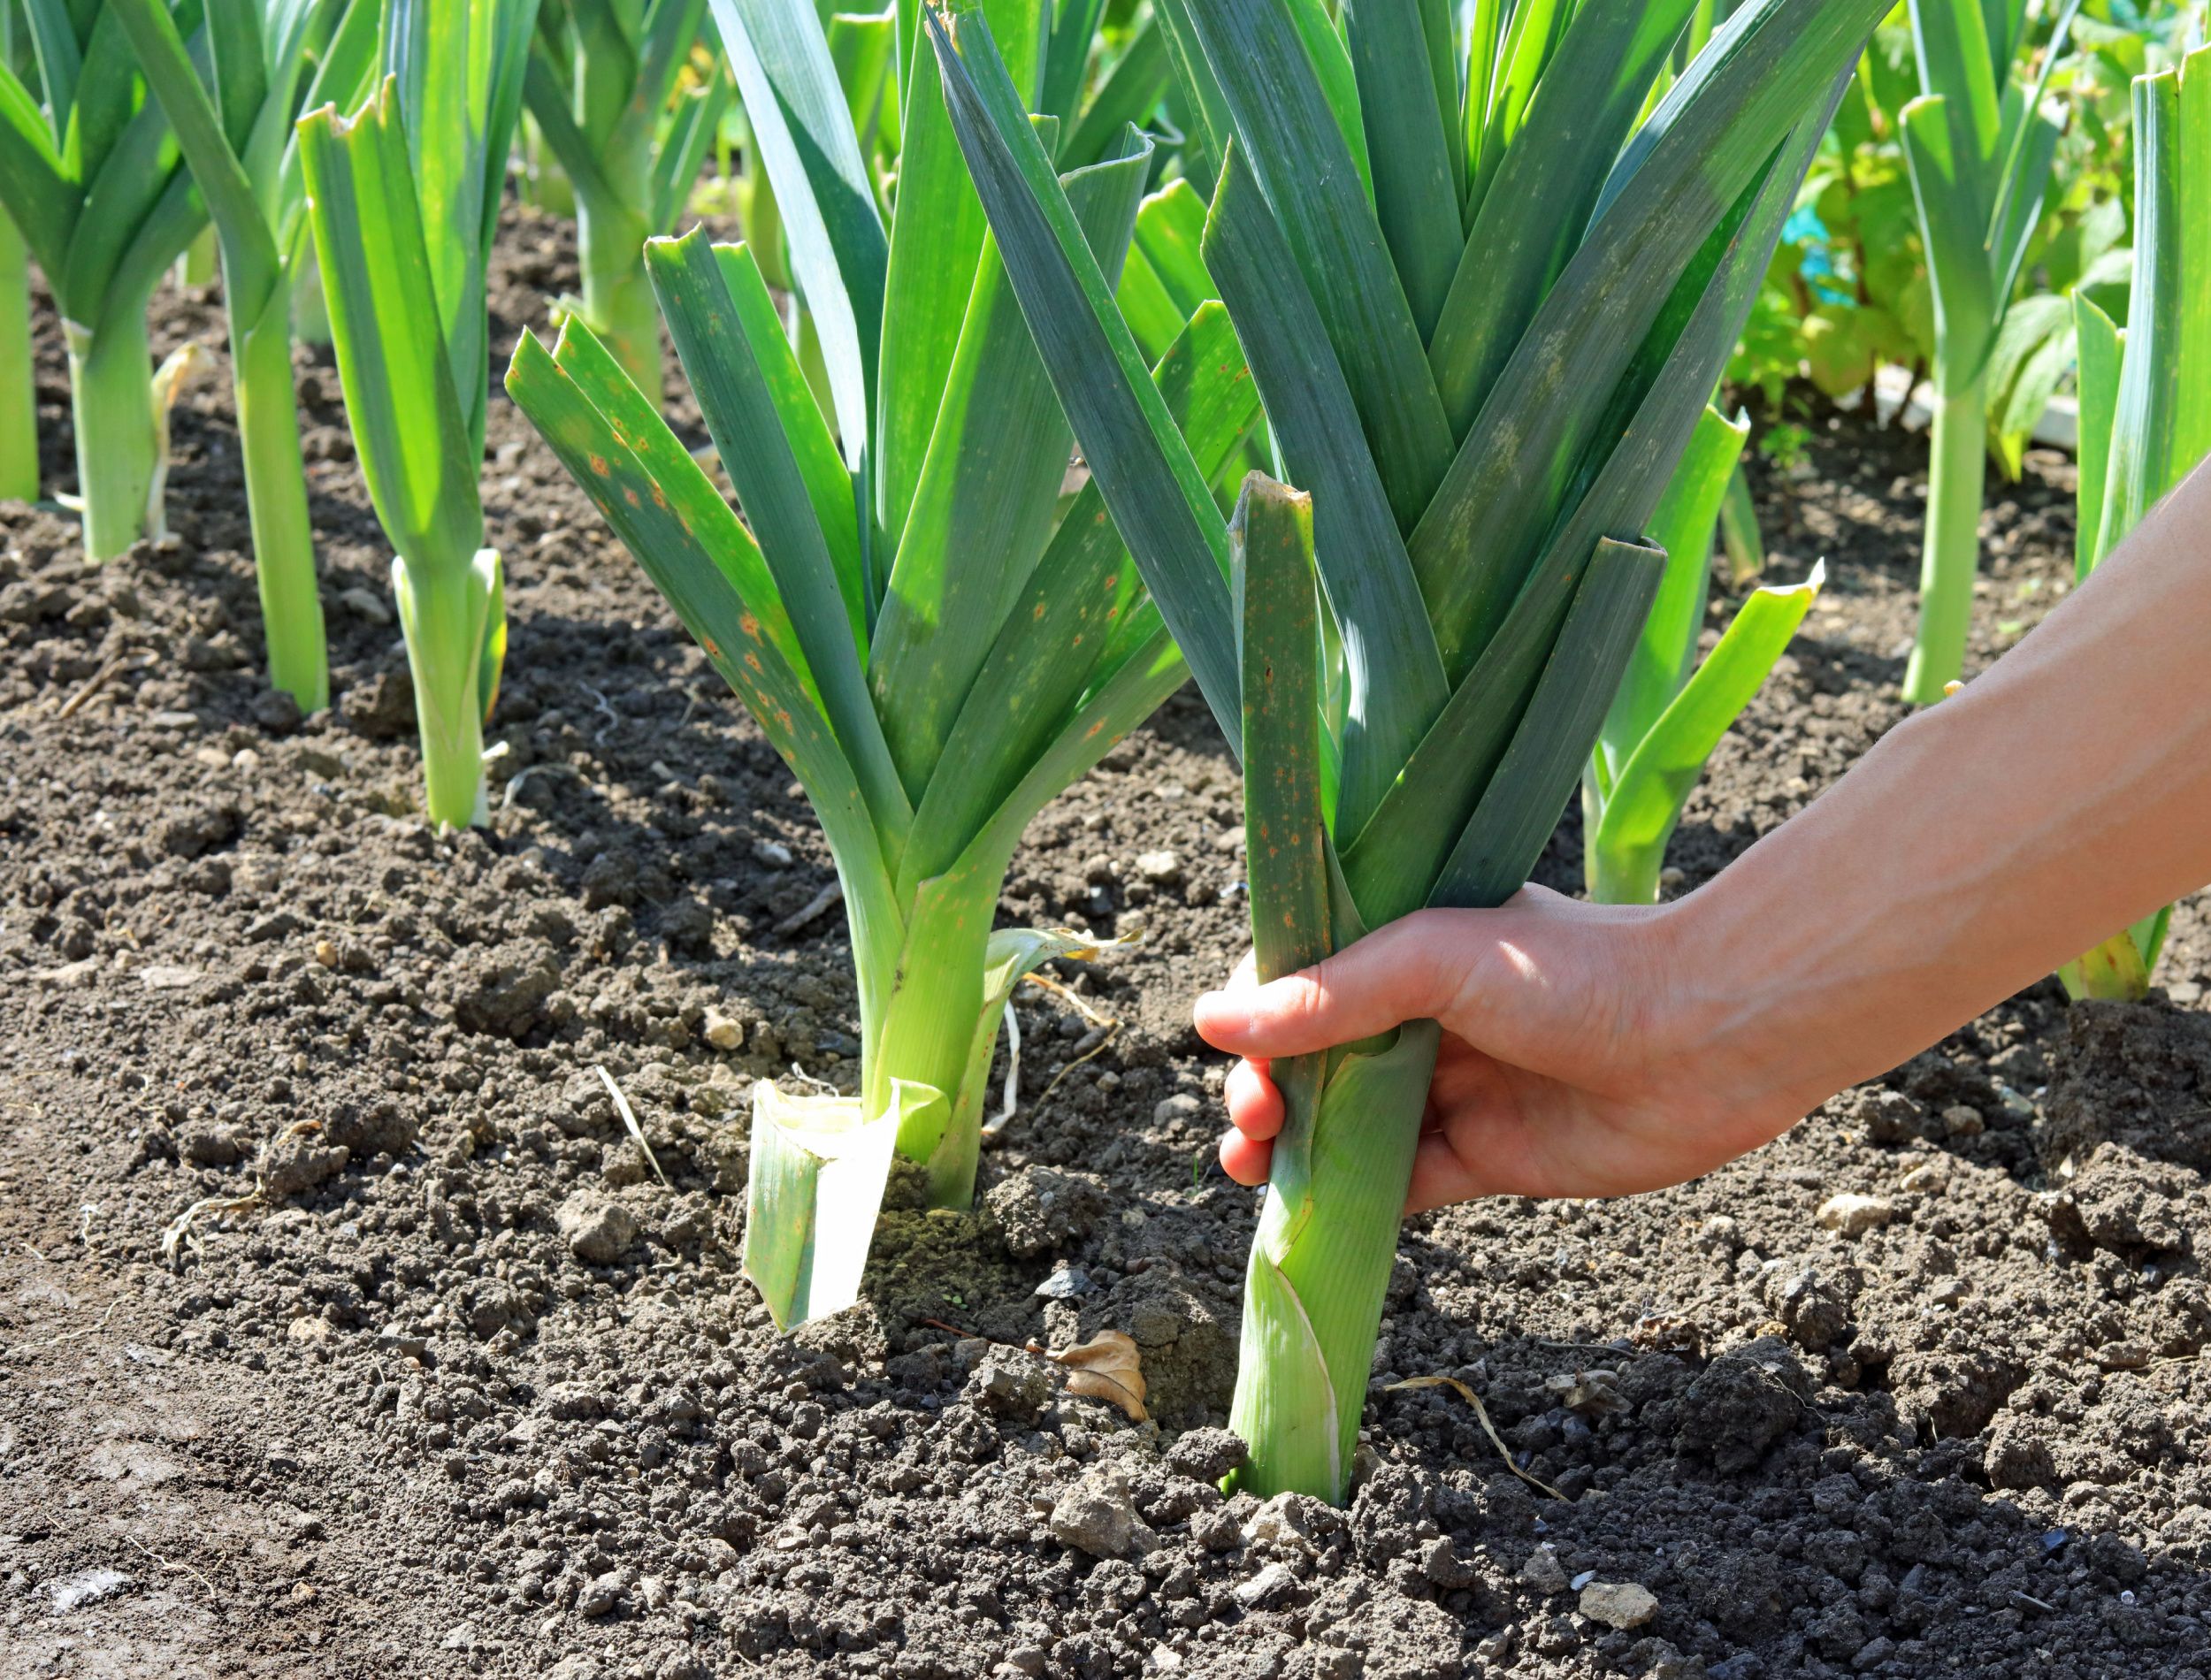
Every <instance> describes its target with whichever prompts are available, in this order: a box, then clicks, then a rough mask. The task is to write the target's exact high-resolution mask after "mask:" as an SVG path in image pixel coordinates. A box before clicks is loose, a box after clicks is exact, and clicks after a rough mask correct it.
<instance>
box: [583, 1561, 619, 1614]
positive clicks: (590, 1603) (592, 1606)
mask: <svg viewBox="0 0 2211 1680" xmlns="http://www.w3.org/2000/svg"><path fill="white" fill-rule="evenodd" d="M621 1597H622V1575H621V1572H620V1571H619V1570H616V1569H609V1570H608V1571H607V1572H606V1574H604V1575H595V1576H593V1577H592V1578H591V1579H590V1580H588V1581H586V1582H585V1583H584V1590H583V1591H582V1592H578V1594H577V1595H576V1614H577V1615H582V1616H594V1615H606V1614H607V1612H608V1611H609V1610H611V1609H613V1608H614V1607H615V1604H616V1601H617V1600H619V1599H620V1598H621Z"/></svg>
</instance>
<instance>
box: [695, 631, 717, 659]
mask: <svg viewBox="0 0 2211 1680" xmlns="http://www.w3.org/2000/svg"><path fill="white" fill-rule="evenodd" d="M699 645H700V646H701V647H703V648H705V649H706V650H707V657H708V659H713V660H718V659H720V658H721V657H722V647H721V644H720V643H718V642H716V641H715V639H714V638H713V637H711V636H703V635H702V636H700V638H699Z"/></svg>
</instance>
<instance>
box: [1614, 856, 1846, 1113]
mask: <svg viewBox="0 0 2211 1680" xmlns="http://www.w3.org/2000/svg"><path fill="white" fill-rule="evenodd" d="M1764 873H1765V872H1764V871H1763V870H1760V869H1756V868H1755V867H1754V868H1750V869H1746V868H1744V867H1743V860H1740V859H1739V860H1738V861H1737V862H1736V863H1735V864H1733V865H1731V866H1730V867H1728V868H1727V869H1725V870H1724V871H1722V872H1721V874H1718V876H1716V877H1715V878H1714V879H1713V880H1712V881H1711V882H1709V883H1708V884H1707V885H1705V886H1703V887H1701V888H1699V889H1698V890H1696V891H1695V892H1692V893H1690V894H1688V895H1687V897H1682V898H1678V899H1675V900H1673V901H1672V902H1671V903H1669V904H1666V905H1661V906H1660V907H1659V908H1658V910H1657V911H1656V913H1654V914H1653V915H1652V916H1651V917H1650V919H1649V922H1648V924H1647V925H1646V927H1645V928H1644V930H1643V935H1644V936H1643V960H1644V962H1645V964H1646V965H1647V969H1646V974H1645V981H1646V986H1645V989H1646V993H1647V996H1649V997H1650V998H1651V999H1652V1000H1653V1002H1652V1004H1651V1005H1650V1019H1649V1035H1650V1046H1651V1055H1652V1058H1653V1065H1652V1067H1651V1070H1650V1071H1651V1076H1652V1078H1653V1080H1654V1082H1655V1083H1656V1087H1657V1095H1658V1096H1660V1098H1661V1100H1662V1101H1668V1102H1670V1103H1672V1104H1673V1105H1675V1106H1679V1107H1680V1108H1681V1109H1682V1110H1683V1111H1685V1112H1695V1113H1696V1114H1698V1115H1701V1116H1707V1117H1710V1122H1711V1123H1712V1124H1715V1125H1718V1126H1725V1128H1726V1129H1727V1130H1728V1131H1729V1133H1730V1134H1733V1135H1736V1136H1737V1137H1738V1138H1739V1139H1740V1147H1741V1148H1745V1149H1748V1148H1751V1147H1754V1146H1755V1145H1756V1144H1757V1143H1761V1142H1766V1141H1767V1140H1768V1139H1771V1138H1772V1137H1776V1136H1779V1134H1781V1133H1782V1132H1784V1131H1786V1130H1787V1129H1788V1127H1789V1126H1792V1125H1794V1123H1795V1122H1796V1121H1797V1120H1799V1119H1802V1117H1803V1116H1804V1115H1805V1114H1806V1113H1807V1112H1809V1111H1810V1110H1811V1109H1812V1108H1814V1107H1816V1106H1817V1104H1818V1103H1820V1102H1821V1101H1823V1100H1824V1099H1825V1096H1828V1095H1830V1094H1831V1092H1829V1091H1828V1090H1826V1089H1824V1088H1820V1082H1821V1080H1822V1078H1823V1077H1824V1075H1823V1073H1822V1072H1821V1071H1820V1056H1819V1052H1818V1050H1817V1045H1816V1043H1815V1042H1808V1040H1809V1039H1810V1038H1811V1037H1812V1035H1810V1034H1808V1033H1807V1031H1806V1030H1805V1027H1806V1025H1807V1023H1805V1022H1804V1021H1803V1019H1802V1015H1803V1010H1802V1002H1803V1000H1802V997H1801V996H1800V994H1801V993H1802V991H1803V990H1804V989H1805V986H1806V983H1807V979H1808V976H1809V974H1812V973H1814V972H1816V971H1815V970H1812V969H1807V968H1806V967H1804V966H1802V963H1801V959H1800V957H1799V955H1798V954H1797V953H1796V952H1794V949H1793V947H1792V945H1791V943H1790V940H1789V932H1790V929H1791V928H1792V927H1793V926H1794V922H1793V920H1792V919H1791V918H1790V917H1789V914H1788V913H1787V910H1786V906H1784V907H1782V908H1780V909H1779V910H1774V909H1769V908H1766V907H1763V906H1762V905H1760V904H1759V902H1758V891H1757V889H1758V887H1759V885H1760V882H1759V881H1758V879H1757V877H1758V876H1760V875H1762V874H1764ZM1842 1082H1844V1083H1847V1082H1848V1081H1842Z"/></svg>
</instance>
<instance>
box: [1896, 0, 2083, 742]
mask: <svg viewBox="0 0 2211 1680" xmlns="http://www.w3.org/2000/svg"><path fill="white" fill-rule="evenodd" d="M2079 4H2080V0H2064V4H2063V8H2062V11H2060V12H2059V14H2058V18H2057V20H2056V26H2055V27H2054V29H2053V31H2052V33H2051V35H2050V40H2049V42H2048V44H2047V47H2046V48H2045V49H2044V51H2043V57H2042V65H2041V71H2040V73H2039V75H2038V76H2037V77H2036V79H2035V80H2034V81H2033V83H2032V84H2031V85H2028V84H2025V83H2023V82H2022V81H2021V80H2019V79H2018V78H2016V77H2015V76H2014V75H2013V74H2012V64H2013V61H2014V59H2015V58H2016V57H2018V56H2019V55H2020V54H2021V52H2022V50H2024V46H2025V44H2026V36H2027V28H2026V22H2027V18H2026V12H2027V0H1991V3H1990V4H1984V3H1983V0H1911V25H1912V44H1913V48H1914V50H1915V53H1916V57H1917V59H1918V64H1919V87H1920V96H1919V97H1918V98H1916V99H1915V100H1912V101H1911V102H1910V103H1909V104H1907V105H1905V107H1904V108H1903V110H1902V111H1901V112H1900V113H1899V114H1898V132H1899V133H1900V134H1901V137H1902V141H1903V148H1904V162H1905V165H1906V167H1907V169H1908V170H1909V172H1910V175H1911V186H1912V201H1913V203H1914V205H1915V207H1916V210H1917V211H1918V216H1919V237H1920V243H1921V244H1922V245H1923V246H1924V248H1925V251H1926V256H1927V275H1928V279H1929V281H1930V282H1931V284H1932V288H1933V292H1934V356H1933V361H1932V373H1933V383H1934V389H1935V411H1934V424H1933V427H1932V431H1931V433H1930V439H1929V442H1930V450H1931V455H1930V459H1929V462H1928V468H1927V516H1926V529H1925V532H1924V536H1923V538H1922V539H1921V545H1920V570H1919V629H1918V633H1917V635H1916V638H1915V639H1914V641H1913V644H1912V651H1911V659H1910V661H1909V664H1908V665H1907V666H1906V668H1905V673H1904V699H1907V700H1908V701H1909V702H1911V703H1912V704H1913V705H1916V706H1926V705H1932V703H1933V702H1934V701H1936V700H1939V699H1941V698H1942V696H1943V692H1944V690H1945V689H1946V688H1947V685H1948V684H1950V683H1954V682H1955V681H1956V680H1957V678H1958V676H1959V674H1960V672H1961V671H1962V669H1963V668H1964V664H1965V638H1966V633H1967V631H1968V630H1969V629H1970V627H1971V622H1972V614H1973V579H1974V576H1975V574H1976V572H1977V571H1978V569H1979V564H1980V523H1981V495H1982V491H1983V488H1984V486H1985V482H1986V477H1987V471H1988V409H1989V392H1988V371H1989V358H1990V356H1991V355H1992V353H1993V351H1994V349H1995V347H1996V340H1997V336H1998V334H1999V333H2000V332H2001V330H2002V327H2003V324H2004V315H2005V311H2006V309H2007V308H2008V305H2009V303H2010V300H2011V294H2012V290H2013V288H2014V287H2015V286H2016V284H2017V282H2018V278H2019V271H2020V267H2021V265H2022V264H2023V263H2024V262H2025V260H2026V255H2027V246H2028V244H2029V242H2030V241H2031V240H2032V239H2033V237H2034V232H2035V227H2036V225H2037V224H2038V223H2039V221H2040V220H2041V217H2042V202H2043V199H2044V197H2045V196H2046V195H2047V193H2048V191H2049V186H2050V172H2051V169H2050V166H2051V162H2052V160H2053V158H2054V157H2055V156H2056V151H2057V141H2058V134H2059V127H2058V124H2057V123H2056V122H2055V121H2054V120H2052V118H2049V117H2048V116H2047V115H2046V114H2044V112H2043V111H2042V109H2041V106H2042V92H2043V88H2044V87H2045V86H2046V85H2047V82H2048V80H2049V75H2050V71H2051V69H2052V68H2053V67H2054V65H2055V64H2056V63H2057V60H2058V58H2059V57H2060V56H2061V55H2062V52H2063V50H2064V44H2065V37H2066V31H2067V28H2068V27H2069V25H2070V23H2071V21H2072V16H2073V13H2074V12H2075V11H2077V10H2078V9H2079Z"/></svg>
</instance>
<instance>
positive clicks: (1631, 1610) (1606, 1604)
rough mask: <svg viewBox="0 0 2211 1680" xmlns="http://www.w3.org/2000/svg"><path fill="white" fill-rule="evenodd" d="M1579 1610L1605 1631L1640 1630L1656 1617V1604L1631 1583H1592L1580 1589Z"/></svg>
mask: <svg viewBox="0 0 2211 1680" xmlns="http://www.w3.org/2000/svg"><path fill="white" fill-rule="evenodd" d="M1579 1607H1580V1611H1581V1614H1582V1615H1586V1616H1587V1617H1588V1618H1589V1620H1591V1621H1592V1622H1602V1623H1604V1625H1605V1626H1606V1627H1608V1628H1640V1627H1641V1626H1642V1625H1643V1623H1646V1622H1648V1621H1649V1620H1650V1619H1651V1617H1653V1616H1655V1615H1657V1614H1658V1600H1657V1599H1656V1597H1655V1596H1653V1594H1652V1592H1651V1591H1650V1589H1649V1587H1647V1586H1639V1585H1636V1584H1635V1583H1634V1582H1633V1581H1592V1582H1591V1583H1590V1584H1589V1585H1587V1586H1585V1587H1583V1588H1582V1589H1581V1598H1580V1606H1579Z"/></svg>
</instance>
